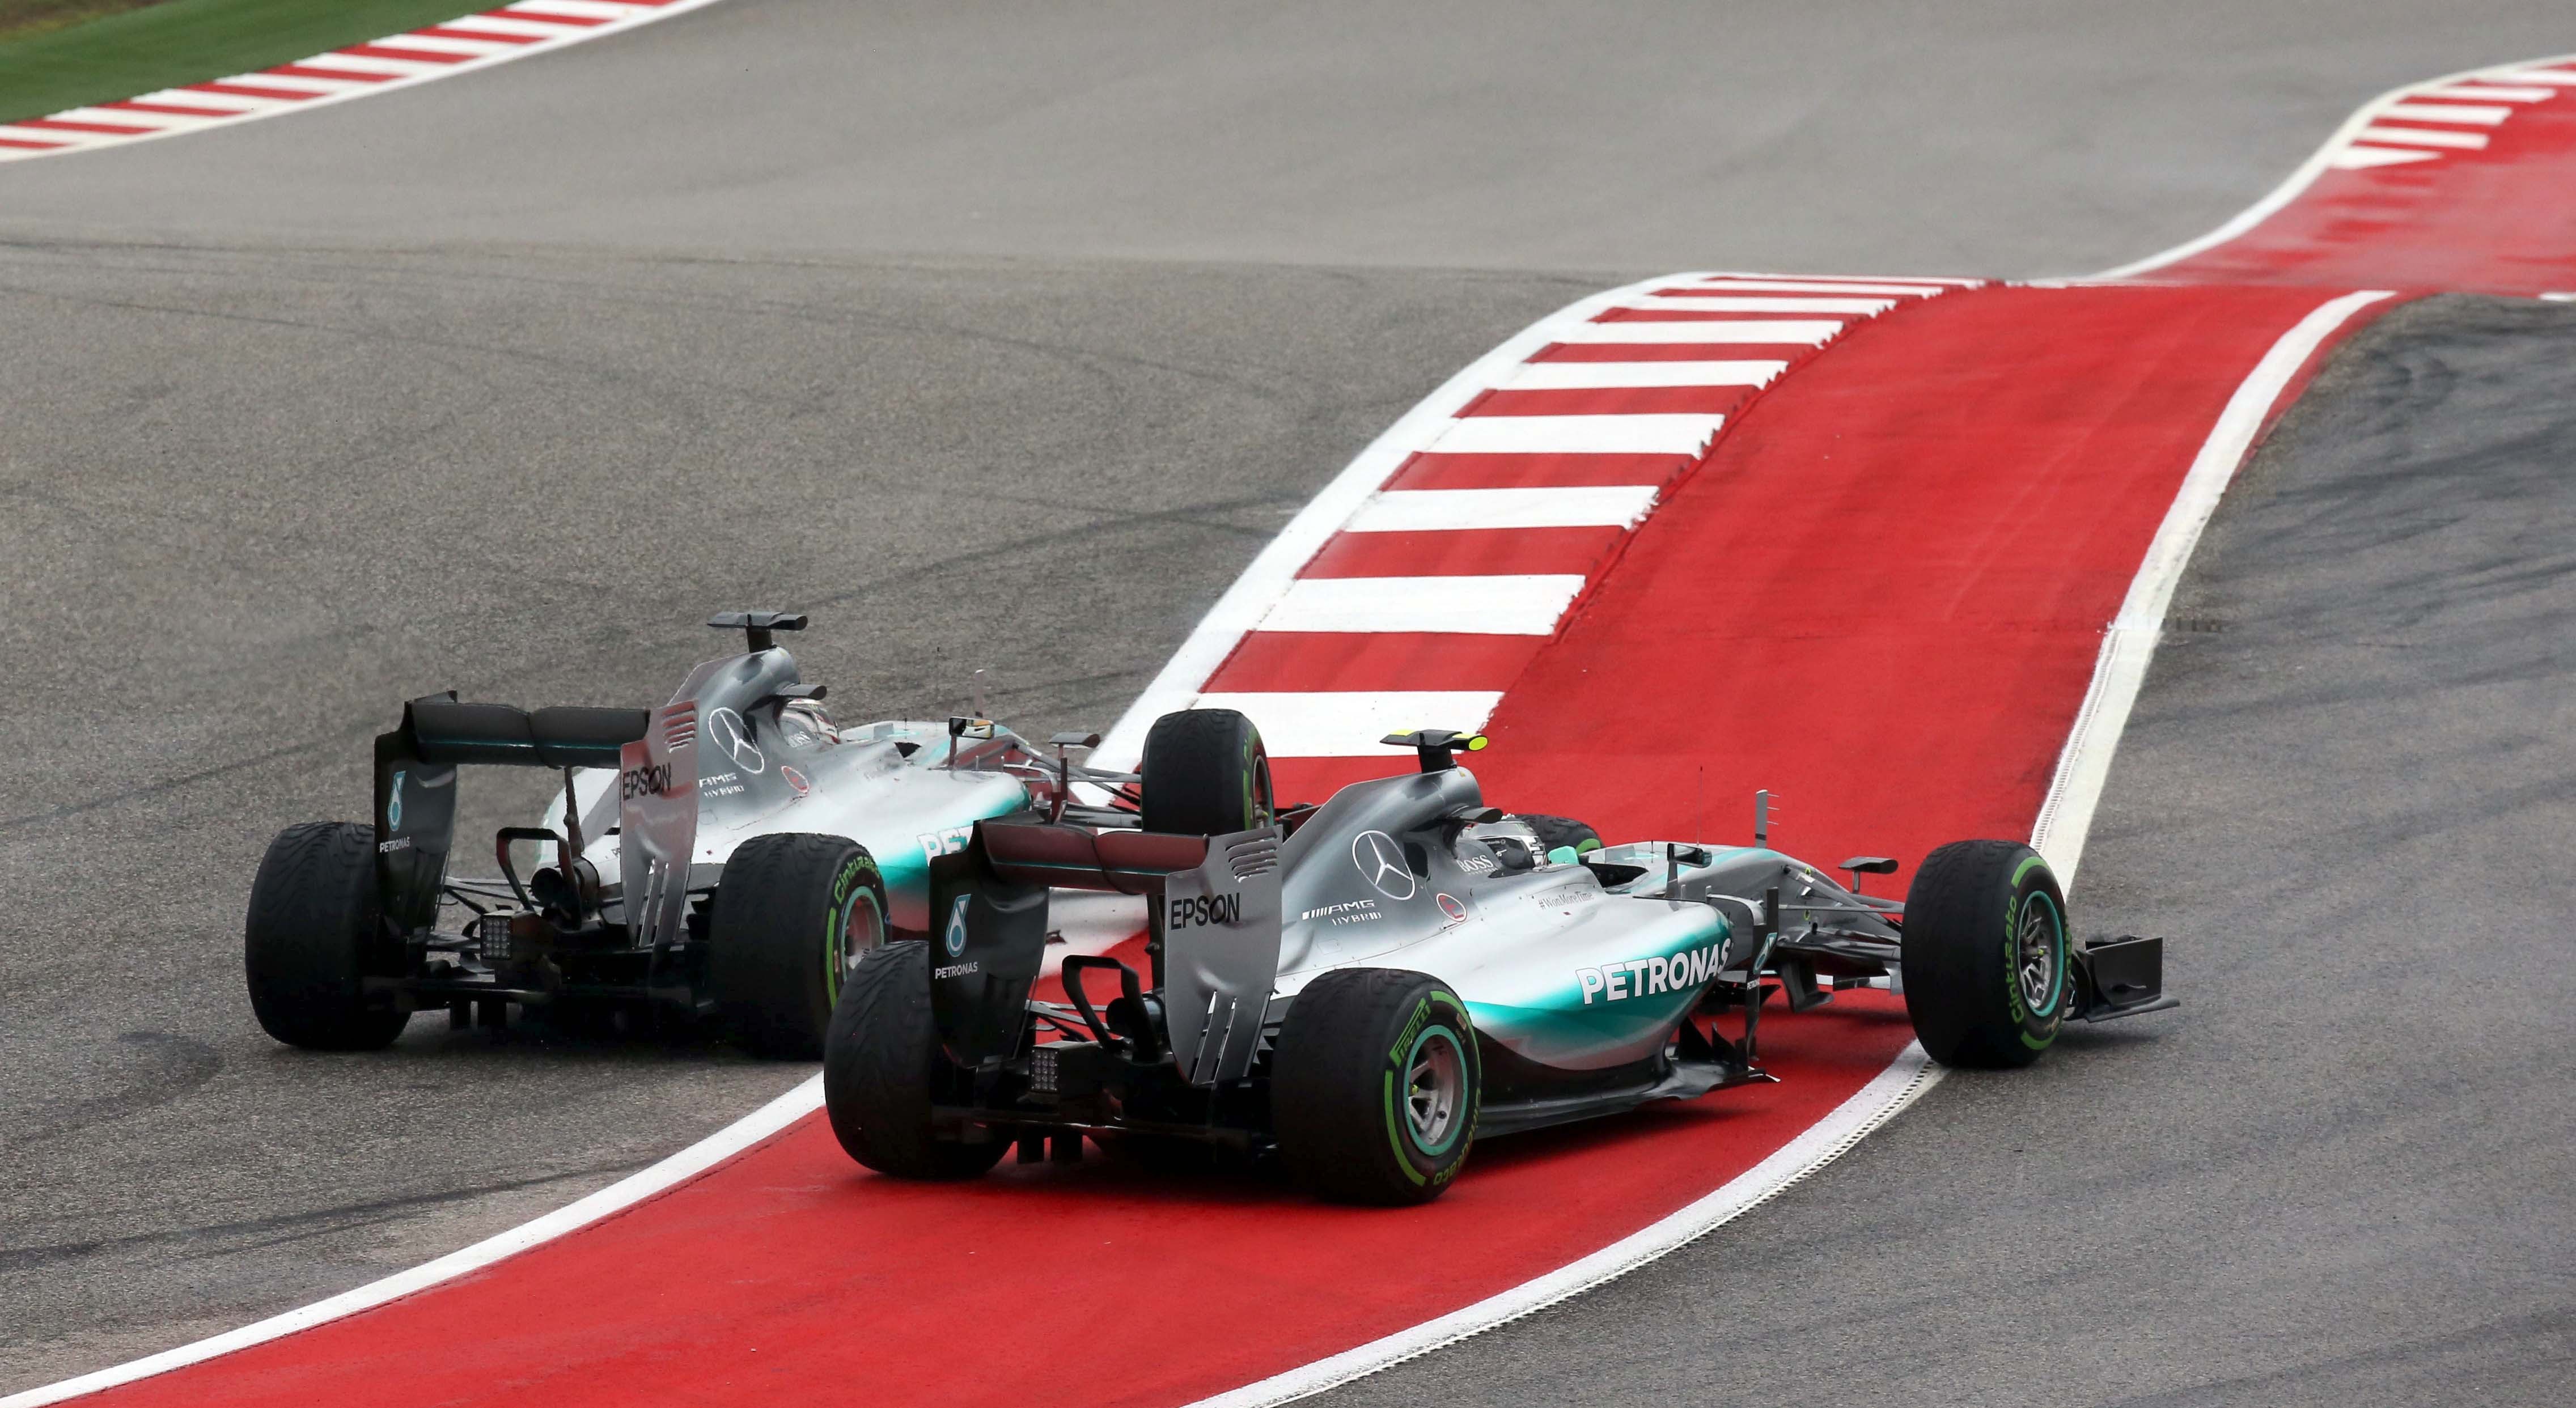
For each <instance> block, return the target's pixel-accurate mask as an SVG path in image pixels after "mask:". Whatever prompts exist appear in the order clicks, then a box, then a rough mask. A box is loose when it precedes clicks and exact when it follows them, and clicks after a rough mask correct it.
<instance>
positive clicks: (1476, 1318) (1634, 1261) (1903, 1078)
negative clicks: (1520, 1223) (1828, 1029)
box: [1189, 1044, 1941, 1408]
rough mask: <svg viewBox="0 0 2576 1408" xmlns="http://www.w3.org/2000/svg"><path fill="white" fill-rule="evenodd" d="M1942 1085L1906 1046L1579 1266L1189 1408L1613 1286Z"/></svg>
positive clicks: (1377, 1359) (1398, 1356) (1281, 1391)
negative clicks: (1732, 1172) (1772, 1142)
mask: <svg viewBox="0 0 2576 1408" xmlns="http://www.w3.org/2000/svg"><path fill="white" fill-rule="evenodd" d="M1940 1079H1941V1068H1940V1067H1938V1066H1935V1065H1933V1064H1932V1062H1931V1060H1930V1058H1929V1057H1926V1056H1925V1055H1924V1054H1923V1048H1922V1047H1921V1046H1920V1045H1916V1044H1909V1045H1908V1046H1907V1047H1906V1048H1905V1050H1904V1051H1902V1052H1900V1053H1898V1055H1897V1057H1896V1059H1895V1060H1894V1061H1892V1062H1889V1063H1888V1066H1887V1069H1885V1070H1883V1071H1880V1072H1879V1073H1878V1074H1877V1075H1876V1076H1875V1077H1873V1078H1871V1080H1870V1082H1869V1084H1867V1085H1864V1086H1862V1087H1861V1088H1860V1090H1859V1091H1858V1092H1856V1093H1855V1094H1853V1096H1852V1097H1851V1098H1850V1099H1849V1100H1846V1101H1844V1102H1843V1103H1842V1104H1840V1105H1838V1106H1836V1107H1835V1108H1834V1111H1833V1113H1831V1114H1829V1115H1826V1116H1825V1117H1824V1118H1823V1119H1821V1120H1818V1121H1816V1122H1815V1123H1814V1124H1812V1125H1809V1126H1808V1127H1807V1129H1806V1132H1805V1133H1802V1134H1800V1135H1799V1136H1798V1137H1797V1138H1795V1139H1792V1140H1790V1141H1789V1142H1788V1143H1786V1144H1783V1145H1781V1146H1780V1147H1779V1148H1778V1149H1776V1150H1774V1151H1773V1152H1772V1154H1771V1156H1770V1157H1769V1158H1766V1159H1764V1160H1763V1161H1762V1162H1760V1163H1758V1164H1755V1165H1754V1166H1753V1167H1751V1168H1749V1169H1746V1170H1745V1171H1744V1172H1742V1173H1740V1174H1737V1175H1736V1176H1735V1177H1733V1178H1731V1179H1729V1180H1727V1182H1726V1184H1725V1185H1724V1186H1723V1187H1720V1188H1719V1189H1718V1190H1717V1191H1716V1192H1714V1193H1711V1194H1709V1195H1708V1196H1706V1197H1704V1198H1701V1199H1699V1200H1698V1201H1696V1202H1693V1203H1691V1204H1689V1205H1688V1206H1686V1207H1684V1208H1683V1209H1681V1211H1679V1212H1676V1213H1674V1214H1672V1215H1671V1216H1669V1217H1666V1218H1664V1219H1663V1220H1662V1221H1660V1222H1656V1223H1653V1224H1650V1225H1648V1226H1647V1227H1645V1228H1643V1229H1641V1230H1639V1231H1636V1232H1633V1233H1630V1234H1629V1235H1627V1236H1625V1237H1622V1238H1620V1239H1619V1240H1618V1241H1616V1242H1613V1243H1611V1244H1610V1245H1608V1246H1606V1247H1603V1248H1602V1249H1601V1250H1599V1251H1597V1252H1594V1253H1593V1254H1592V1255H1590V1256H1587V1257H1585V1258H1583V1259H1582V1260H1581V1261H1577V1262H1574V1263H1571V1264H1570V1265H1567V1266H1564V1267H1562V1268H1560V1269H1558V1270H1555V1271H1551V1272H1549V1273H1547V1274H1546V1275H1544V1276H1539V1277H1535V1278H1533V1279H1531V1280H1528V1281H1524V1282H1522V1283H1521V1284H1519V1285H1517V1286H1514V1287H1512V1288H1511V1289H1510V1290H1508V1291H1504V1292H1502V1293H1500V1294H1498V1295H1493V1296H1488V1297H1486V1298H1485V1299H1483V1300H1480V1301H1478V1302H1476V1303H1475V1304H1474V1305H1471V1306H1468V1307H1466V1308H1464V1309H1462V1310H1454V1311H1451V1312H1450V1313H1449V1314H1447V1315H1443V1316H1441V1317H1440V1318H1438V1319H1436V1320H1427V1321H1424V1322H1423V1323H1422V1324H1419V1325H1416V1326H1414V1327H1413V1328H1412V1329H1409V1330H1399V1331H1397V1332H1396V1333H1394V1334H1392V1335H1388V1336H1386V1337H1385V1338H1384V1339H1378V1340H1371V1341H1370V1342H1368V1343H1367V1344H1364V1345H1361V1346H1359V1347H1358V1348H1356V1349H1347V1350H1344V1351H1342V1352H1341V1353H1339V1354H1336V1355H1333V1356H1331V1357H1329V1358H1325V1359H1318V1360H1316V1361H1315V1362H1314V1363H1312V1364H1307V1365H1304V1366H1301V1367H1299V1368H1295V1369H1291V1370H1289V1371H1288V1372H1287V1373H1284V1374H1277V1375H1273V1376H1272V1377H1270V1378H1267V1379H1263V1380H1262V1381H1261V1382H1259V1383H1255V1384H1246V1385H1244V1386H1243V1387H1242V1388H1239V1389H1235V1390H1234V1391H1232V1392H1230V1393H1220V1394H1218V1395H1216V1396H1215V1397H1213V1398H1203V1399H1200V1400H1199V1401H1198V1402H1196V1403H1194V1404H1191V1405H1189V1408H1271V1405H1274V1404H1280V1403H1287V1402H1290V1401H1292V1400H1294V1399H1299V1398H1304V1397H1307V1396H1309V1395H1311V1394H1317V1393H1321V1392H1323V1391H1324V1390H1326V1389H1328V1388H1332V1387H1334V1386H1336V1385H1338V1384H1346V1383H1349V1382H1350V1381H1351V1380H1353V1379H1356V1378H1361V1377H1363V1376H1365V1375H1369V1374H1374V1373H1376V1372H1377V1371H1379V1370H1380V1369H1385V1368H1388V1367H1390V1366H1393V1365H1396V1364H1401V1363H1403V1362H1404V1361H1405V1360H1407V1359H1413V1358H1417V1357H1419V1356H1421V1355H1425V1354H1428V1353H1430V1352H1431V1351H1433V1350H1435V1349H1439V1348H1442V1347H1444V1346H1446V1345H1452V1344H1455V1343H1457V1342H1458V1341H1460V1340H1463V1339H1465V1338H1467V1337H1468V1336H1470V1335H1476V1334H1482V1333H1483V1332H1485V1331H1487V1330H1491V1329H1494V1328H1495V1327H1497V1326H1500V1325H1505V1324H1509V1323H1510V1322H1512V1321H1514V1320H1518V1319H1521V1318H1522V1317H1524V1316H1527V1315H1533V1314H1536V1313H1537V1312H1539V1311H1542V1310H1545V1309H1547V1308H1548V1307H1549V1306H1551V1305H1554V1304H1556V1303H1557V1302H1559V1301H1562V1300H1566V1299H1569V1298H1571V1297H1573V1296H1577V1295H1580V1294H1582V1293H1583V1292H1585V1291H1588V1290H1591V1289H1592V1288H1594V1287H1596V1286H1599V1285H1602V1284H1604V1283H1605V1282H1610V1281H1615V1280H1617V1279H1619V1278H1620V1277H1622V1276H1625V1275H1627V1274H1628V1273H1629V1272H1631V1271H1634V1270H1636V1269H1637V1268H1639V1267H1641V1266H1644V1265H1646V1264H1647V1263H1648V1262H1651V1261H1654V1260H1656V1259H1657V1258H1660V1257H1664V1256H1667V1255H1670V1254H1671V1253H1673V1252H1676V1251H1679V1250H1680V1249H1682V1248H1683V1247H1686V1246H1688V1245H1690V1244H1691V1243H1692V1242H1695V1241H1697V1240H1699V1239H1700V1238H1701V1237H1704V1236H1706V1235H1708V1234H1709V1233H1710V1232H1713V1231H1715V1230H1716V1229H1718V1228H1720V1227H1723V1226H1725V1225H1726V1224H1727V1223H1729V1222H1732V1221H1734V1220H1735V1219H1737V1218H1739V1217H1742V1216H1743V1215H1744V1214H1746V1213H1748V1212H1751V1211H1752V1210H1753V1209H1755V1208H1757V1207H1760V1206H1761V1205H1762V1204H1763V1203H1765V1202H1768V1201H1769V1200H1771V1199H1772V1198H1775V1197H1778V1196H1779V1195H1780V1194H1781V1193H1782V1192H1783V1191H1784V1190H1786V1189H1788V1188H1789V1187H1791V1186H1792V1185H1794V1184H1796V1183H1797V1182H1798V1181H1799V1180H1800V1179H1803V1178H1805V1177H1807V1176H1808V1175H1809V1174H1812V1173H1814V1172H1815V1171H1816V1170H1818V1169H1820V1168H1823V1167H1824V1166H1825V1165H1826V1164H1829V1163H1832V1162H1833V1161H1834V1160H1835V1159H1837V1158H1839V1157H1841V1156H1842V1155H1843V1154H1844V1153H1845V1152H1846V1151H1848V1150H1849V1149H1850V1148H1851V1147H1852V1146H1853V1145H1855V1144H1858V1143H1859V1142H1860V1141H1861V1140H1862V1139H1863V1138H1865V1137H1867V1136H1868V1135H1869V1133H1870V1132H1871V1131H1873V1130H1875V1129H1877V1128H1878V1127H1879V1126H1880V1125H1883V1124H1885V1123H1887V1122H1888V1120H1890V1119H1892V1118H1894V1117H1895V1116H1896V1115H1897V1114H1898V1113H1899V1112H1900V1111H1902V1110H1903V1109H1904V1108H1905V1107H1906V1106H1908V1105H1911V1104H1913V1103H1914V1102H1915V1100H1916V1099H1918V1098H1920V1097H1921V1096H1922V1094H1923V1092H1924V1091H1926V1090H1929V1089H1931V1088H1932V1087H1933V1086H1934V1085H1935V1084H1938V1083H1939V1081H1940Z"/></svg>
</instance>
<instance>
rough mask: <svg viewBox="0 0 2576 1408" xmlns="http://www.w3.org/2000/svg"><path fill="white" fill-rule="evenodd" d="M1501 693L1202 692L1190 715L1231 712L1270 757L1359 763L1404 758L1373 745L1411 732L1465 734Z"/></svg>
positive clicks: (1479, 722) (1489, 712)
mask: <svg viewBox="0 0 2576 1408" xmlns="http://www.w3.org/2000/svg"><path fill="white" fill-rule="evenodd" d="M1502 700H1503V694H1502V691H1501V690H1463V689H1462V690H1418V691H1417V690H1379V691H1368V692H1351V693H1333V694H1321V693H1319V694H1287V693H1279V694H1268V693H1263V694H1250V693H1226V692H1223V691H1220V692H1218V693H1214V694H1202V695H1200V696H1199V697H1198V700H1197V702H1196V703H1195V704H1193V705H1192V706H1191V707H1192V708H1198V709H1233V710H1236V711H1238V712H1240V713H1241V714H1243V715H1244V716H1245V717H1247V718H1249V719H1251V720H1252V722H1253V725H1254V726H1255V727H1257V728H1259V729H1260V730H1261V743H1262V746H1263V747H1265V748H1268V749H1269V750H1270V756H1272V757H1274V758H1360V757H1374V756H1377V755H1379V754H1394V753H1404V752H1410V751H1411V750H1410V749H1401V748H1389V747H1387V746H1386V745H1384V744H1381V743H1379V742H1378V740H1379V739H1381V738H1384V737H1386V736H1387V735H1388V734H1390V733H1409V732H1411V731H1413V730H1414V729H1417V728H1454V729H1457V730H1459V731H1460V732H1464V733H1472V732H1474V731H1475V730H1477V729H1480V728H1483V727H1484V726H1485V721H1486V720H1487V719H1490V718H1492V717H1493V716H1494V706H1495V705H1497V704H1500V703H1501V702H1502Z"/></svg>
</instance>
